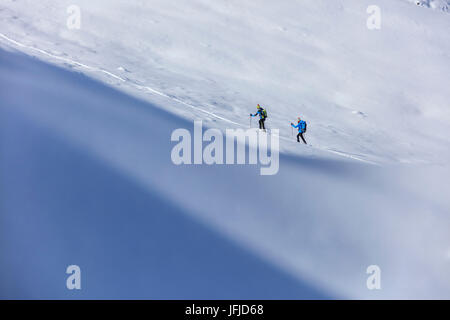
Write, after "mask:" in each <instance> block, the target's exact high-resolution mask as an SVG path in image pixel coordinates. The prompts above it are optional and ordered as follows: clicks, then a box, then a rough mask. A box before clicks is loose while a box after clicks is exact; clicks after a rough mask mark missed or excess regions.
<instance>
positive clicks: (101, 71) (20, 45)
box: [0, 32, 378, 165]
mask: <svg viewBox="0 0 450 320" xmlns="http://www.w3.org/2000/svg"><path fill="white" fill-rule="evenodd" d="M0 38H3V39H4V40H6V41H8V42H10V43H12V44H14V45H16V46H18V47H21V48H25V49H29V50H32V51H36V52H39V53H41V54H43V55H46V56H48V57H51V58H53V59H56V60H60V61H64V62H67V63H70V64H72V65H75V66H78V67H81V68H84V69H86V70H89V71H91V72H99V73H104V74H106V75H108V76H110V77H112V78H114V79H116V80H119V81H121V82H126V83H129V84H131V85H132V86H134V87H135V88H138V89H140V90H143V89H144V90H147V91H149V92H151V93H153V94H156V95H159V96H162V97H164V98H166V99H169V100H172V101H175V102H177V103H179V104H182V105H184V106H187V107H189V108H192V109H194V110H197V111H200V112H202V113H205V114H207V115H209V116H211V117H214V118H217V119H219V120H222V121H225V122H228V123H232V124H234V125H237V126H239V127H245V126H244V125H243V124H241V123H238V122H235V121H232V120H230V119H227V118H224V117H221V116H219V115H216V114H215V113H213V112H210V111H207V110H204V109H202V108H200V107H197V106H194V105H192V104H189V103H187V102H185V101H183V100H180V99H178V98H175V97H171V96H169V95H167V94H165V93H163V92H161V91H158V90H156V89H153V88H151V87H148V86H141V85H138V84H136V83H133V82H131V81H127V79H124V78H122V77H120V76H118V75H116V74H114V73H112V72H109V71H108V70H105V69H102V68H97V67H91V66H89V65H87V64H84V63H81V62H78V61H75V60H72V59H69V58H64V57H60V56H57V55H54V54H52V53H50V52H48V51H45V50H42V49H39V48H36V47H33V46H29V45H26V44H23V43H20V42H19V41H16V40H14V39H11V38H9V37H8V36H6V35H4V34H3V33H1V32H0ZM278 137H279V138H280V139H282V140H285V141H289V142H292V141H291V140H290V139H288V138H286V137H282V136H280V135H278ZM314 148H316V149H320V150H323V151H326V152H330V153H333V154H336V155H339V156H341V157H346V158H350V159H353V160H357V161H361V162H365V163H368V164H372V165H378V164H377V163H375V162H372V161H369V160H365V159H361V158H358V157H356V156H353V155H350V154H347V153H344V152H338V151H335V150H330V149H328V148H324V147H317V146H314Z"/></svg>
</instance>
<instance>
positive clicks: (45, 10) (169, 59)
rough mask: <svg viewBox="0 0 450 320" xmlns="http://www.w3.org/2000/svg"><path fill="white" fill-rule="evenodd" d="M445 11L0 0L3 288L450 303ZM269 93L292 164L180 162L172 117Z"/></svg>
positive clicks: (448, 25)
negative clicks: (302, 140) (374, 280)
mask: <svg viewBox="0 0 450 320" xmlns="http://www.w3.org/2000/svg"><path fill="white" fill-rule="evenodd" d="M71 5H77V6H78V7H79V9H80V13H81V25H80V29H70V28H68V26H67V19H68V17H69V16H70V15H71V13H69V12H68V11H67V9H68V8H69V7H70V6H71ZM369 5H377V6H378V7H379V8H380V10H381V11H380V12H381V25H380V29H376V30H369V29H368V28H367V24H366V21H367V18H368V17H369V16H370V13H368V12H367V8H368V6H369ZM443 11H445V10H427V8H424V7H422V6H417V5H414V4H411V3H409V2H408V1H403V0H397V1H392V0H389V1H388V0H385V1H381V0H379V1H361V0H345V1H331V0H330V1H325V0H323V1H321V0H314V1H313V0H303V1H291V0H286V1H277V2H276V1H268V0H264V1H262V0H261V1H237V0H236V1H235V0H229V1H206V0H204V1H201V0H191V1H162V0H161V1H160V0H158V1H137V0H136V1H119V0H108V1H106V0H101V1H100V0H97V1H84V0H76V1H55V0H54V1H49V0H41V1H31V0H29V1H20V0H17V1H7V0H1V2H0V298H3V299H9V298H23V299H35V298H37V299H43V298H58V299H59V298H62V299H78V298H85V299H95V298H112V299H116V298H125V299H129V298H134V299H240V298H244V299H259V298H260V299H280V298H284V299H303V298H320V299H327V298H357V299H367V298H375V299H392V298H403V299H408V298H425V299H430V298H446V299H449V298H450V233H449V230H450V217H449V214H450V199H449V197H448V190H449V187H450V183H449V177H450V174H449V173H450V168H449V165H448V159H449V156H450V151H449V150H450V148H449V147H450V137H449V135H448V132H449V129H448V128H449V125H450V109H449V101H450V90H449V84H448V79H449V76H448V75H449V74H450V59H449V58H450V34H449V33H448V30H450V16H449V14H448V13H447V12H443ZM257 103H260V104H261V105H263V106H264V107H266V108H267V111H268V114H269V119H268V120H267V122H266V123H267V125H268V127H269V128H270V129H280V148H281V151H282V153H281V155H280V169H279V172H278V174H276V175H273V176H261V175H260V171H259V167H258V166H255V165H239V166H238V165H212V166H209V165H192V166H185V165H181V166H176V165H174V164H173V163H172V161H171V158H170V155H171V150H172V148H173V146H174V144H175V143H173V142H171V141H170V137H171V133H172V132H173V130H175V129H177V128H188V129H192V126H193V122H192V121H193V120H202V121H203V123H204V124H205V126H208V127H211V128H218V129H220V130H222V131H224V130H225V129H227V128H248V126H249V116H248V115H249V113H250V112H255V106H256V104H257ZM297 116H302V117H303V118H304V119H305V120H306V121H307V122H308V132H307V133H306V139H307V141H308V142H310V143H311V146H304V145H301V144H298V143H297V142H296V141H295V137H293V136H292V133H291V128H290V126H289V123H290V122H291V121H294V120H295V119H296V118H297ZM253 126H256V120H255V118H254V119H253ZM72 264H75V265H79V266H80V268H81V270H82V277H83V278H82V279H83V280H82V290H80V291H76V290H75V291H70V290H67V288H66V286H65V281H66V277H67V275H66V274H65V270H66V268H67V266H69V265H72ZM371 265H377V266H379V268H380V269H381V289H380V290H369V289H368V288H367V285H366V280H367V278H368V277H369V275H368V274H367V273H366V270H367V268H368V267H369V266H371Z"/></svg>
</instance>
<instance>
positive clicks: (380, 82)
mask: <svg viewBox="0 0 450 320" xmlns="http://www.w3.org/2000/svg"><path fill="white" fill-rule="evenodd" d="M70 4H72V2H71V1H48V0H47V1H39V2H36V1H31V0H28V1H27V0H24V1H6V2H5V1H4V7H3V10H2V11H1V12H0V15H1V18H2V20H1V21H2V22H1V30H2V33H3V34H4V35H5V36H7V37H9V38H11V39H13V40H16V41H19V42H21V43H23V44H26V45H29V46H33V47H36V48H39V49H44V50H47V51H49V52H50V53H52V54H54V55H56V56H58V57H63V58H69V59H72V60H75V61H78V62H80V63H83V64H86V65H88V66H91V67H94V68H101V69H104V70H107V71H109V72H112V73H114V74H115V75H118V76H120V77H121V78H123V79H124V80H126V81H121V80H118V79H117V77H116V78H111V77H110V76H109V75H107V74H98V73H94V74H93V76H95V77H97V78H99V79H102V80H104V81H107V82H108V83H111V84H114V85H115V86H118V87H119V86H120V88H122V89H125V90H128V92H131V93H132V94H134V95H137V96H139V97H142V98H144V99H146V100H148V101H154V98H155V91H154V90H157V91H158V92H161V93H163V94H165V95H168V96H170V97H173V98H176V99H178V100H181V101H183V102H186V103H189V104H191V105H193V106H195V107H198V108H201V109H203V110H205V111H207V112H211V113H213V114H215V115H218V116H220V117H222V118H226V119H228V120H231V121H232V123H230V122H227V121H217V122H214V123H211V124H210V125H211V126H215V127H220V128H222V129H223V128H226V127H230V126H236V125H235V124H234V123H239V124H241V125H243V126H248V114H249V112H250V111H253V110H254V109H255V105H256V103H261V104H262V105H264V106H266V107H267V109H268V112H269V117H270V121H269V122H268V126H269V127H271V128H280V129H281V135H282V136H283V137H285V138H289V139H292V137H291V129H290V127H289V122H290V121H293V120H294V119H296V117H297V116H298V115H301V116H304V117H305V118H306V119H307V120H308V122H309V129H310V130H309V134H308V140H309V141H310V142H311V143H312V144H313V145H314V146H316V147H320V148H322V149H327V150H335V151H339V152H341V153H345V154H347V155H353V156H355V157H358V158H361V159H368V160H371V161H375V162H381V163H383V162H409V163H417V162H432V163H442V162H445V161H444V160H443V159H445V157H444V156H443V154H444V153H445V154H448V149H449V137H448V135H447V134H446V129H447V127H448V125H449V124H450V111H449V109H448V101H449V90H448V86H447V79H448V74H449V72H450V65H449V63H448V61H449V52H450V48H449V47H450V41H449V39H448V38H449V35H448V33H446V32H445V31H444V30H449V27H450V20H449V19H448V16H447V15H443V14H437V13H436V12H432V11H427V10H423V9H422V8H419V7H416V6H411V5H409V4H408V3H406V2H397V1H396V2H393V1H377V4H378V5H379V7H380V8H381V18H382V24H381V29H380V30H368V28H367V27H366V20H367V18H368V16H369V15H368V14H367V12H366V9H367V6H368V5H369V4H373V1H372V2H370V1H359V0H358V1H356V0H353V1H350V0H349V1H316V0H314V1H312V0H310V1H301V2H299V1H283V2H282V3H274V2H272V1H251V2H246V3H242V1H234V0H233V1H223V2H220V1H219V2H214V3H212V2H211V1H205V0H196V1H189V2H185V3H180V2H179V1H109V0H108V1H95V2H92V1H86V0H80V1H77V5H78V6H79V7H80V9H81V29H80V30H70V29H68V28H67V26H66V20H67V18H68V17H69V14H68V13H67V12H66V9H67V8H68V6H69V5H70ZM1 41H2V42H4V43H5V42H7V41H6V40H5V39H4V38H3V39H1ZM23 50H24V51H26V52H28V53H30V54H37V55H39V56H42V54H40V53H36V52H34V51H30V50H28V49H23ZM43 58H45V59H49V58H48V57H43ZM49 60H50V61H55V62H58V61H57V60H52V59H49ZM65 64H66V66H70V67H73V68H77V69H80V70H81V71H89V70H83V68H79V67H78V66H76V65H74V64H73V63H67V62H66V63H65ZM136 85H137V86H138V87H136ZM146 87H149V88H150V89H148V88H146ZM164 108H166V109H167V110H170V111H174V112H177V114H181V115H183V116H185V117H187V118H189V119H192V118H202V119H204V120H208V119H209V120H211V121H214V120H218V119H217V118H216V117H214V116H211V114H205V113H204V112H197V111H195V110H194V112H193V108H191V107H187V106H186V105H184V104H180V103H179V101H176V100H175V101H174V100H173V99H167V101H166V102H165V103H164ZM281 147H282V150H284V151H289V152H293V153H296V154H298V153H303V152H305V151H304V148H298V146H296V145H295V144H286V143H283V144H282V146H281ZM299 149H300V150H299Z"/></svg>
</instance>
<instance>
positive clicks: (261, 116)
mask: <svg viewBox="0 0 450 320" xmlns="http://www.w3.org/2000/svg"><path fill="white" fill-rule="evenodd" d="M256 108H257V111H256V113H255V114H251V113H250V117H256V116H257V115H259V128H260V129H263V130H264V131H266V127H265V126H264V121H266V119H267V111H266V109H263V108H262V107H261V106H260V105H259V104H258V105H257V106H256Z"/></svg>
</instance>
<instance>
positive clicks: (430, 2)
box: [408, 0, 450, 12]
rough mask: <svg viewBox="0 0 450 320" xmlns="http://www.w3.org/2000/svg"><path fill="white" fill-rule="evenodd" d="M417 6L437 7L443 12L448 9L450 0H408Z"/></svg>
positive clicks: (449, 8)
mask: <svg viewBox="0 0 450 320" xmlns="http://www.w3.org/2000/svg"><path fill="white" fill-rule="evenodd" d="M408 1H409V2H412V3H415V4H416V5H418V6H422V7H427V8H432V9H438V10H442V11H445V12H448V11H450V0H408Z"/></svg>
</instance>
